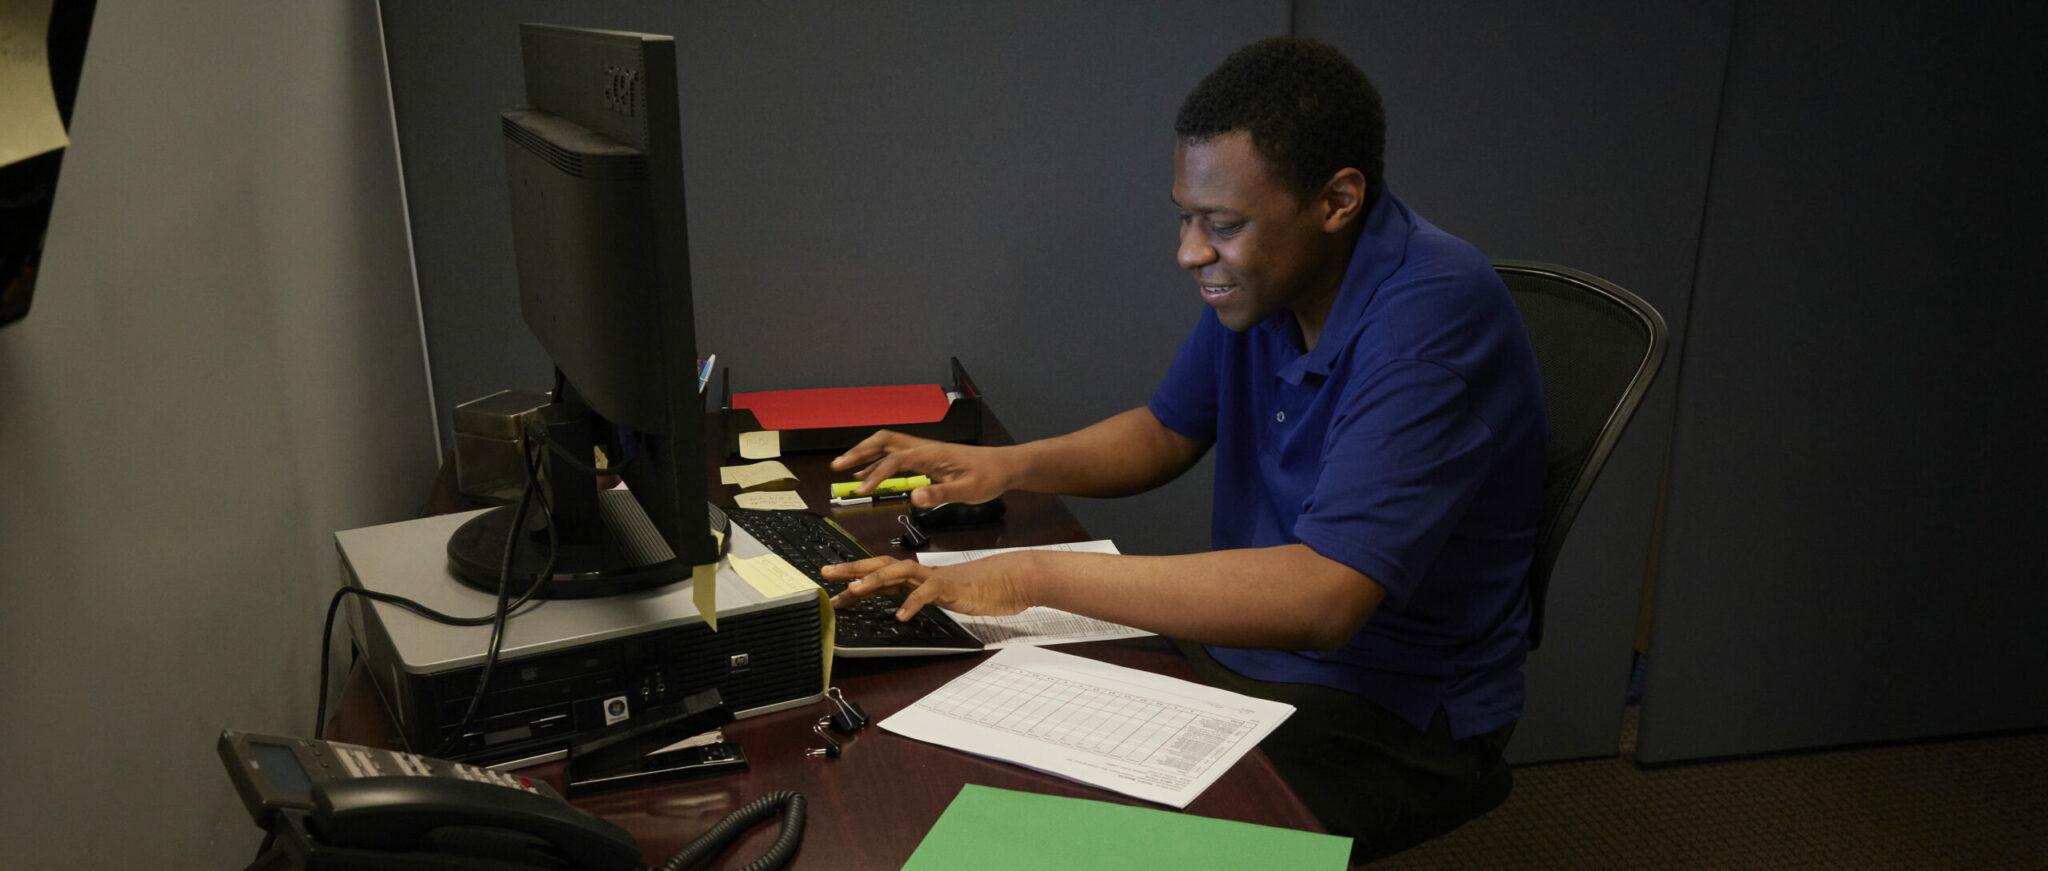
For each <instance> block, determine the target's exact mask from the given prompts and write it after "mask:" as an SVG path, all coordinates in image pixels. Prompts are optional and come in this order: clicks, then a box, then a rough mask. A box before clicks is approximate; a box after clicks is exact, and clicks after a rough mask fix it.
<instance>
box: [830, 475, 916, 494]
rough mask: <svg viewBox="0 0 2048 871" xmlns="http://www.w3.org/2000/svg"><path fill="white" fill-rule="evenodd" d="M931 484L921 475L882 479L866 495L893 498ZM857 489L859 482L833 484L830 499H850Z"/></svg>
mask: <svg viewBox="0 0 2048 871" xmlns="http://www.w3.org/2000/svg"><path fill="white" fill-rule="evenodd" d="M931 483H932V479H930V478H927V477H925V476H923V475H912V476H910V477H908V478H883V479H882V481H881V483H878V484H876V485H875V489H874V492H872V493H869V494H868V495H870V496H894V495H897V494H900V493H908V492H910V491H912V490H915V489H917V488H919V487H928V486H931ZM859 489H860V482H859V481H846V482H844V483H839V484H833V485H832V498H834V499H847V498H851V497H852V496H853V491H855V490H859Z"/></svg>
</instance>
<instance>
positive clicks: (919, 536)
mask: <svg viewBox="0 0 2048 871" xmlns="http://www.w3.org/2000/svg"><path fill="white" fill-rule="evenodd" d="M896 522H897V523H901V524H903V534H902V535H900V536H897V537H896V538H895V539H893V540H891V541H890V542H889V543H890V544H893V545H895V546H897V547H900V548H903V549H904V550H917V549H918V548H921V547H924V546H925V545H927V544H931V543H932V538H931V536H929V535H926V534H925V533H924V530H922V529H919V528H917V524H915V523H912V522H910V515H908V514H898V515H896Z"/></svg>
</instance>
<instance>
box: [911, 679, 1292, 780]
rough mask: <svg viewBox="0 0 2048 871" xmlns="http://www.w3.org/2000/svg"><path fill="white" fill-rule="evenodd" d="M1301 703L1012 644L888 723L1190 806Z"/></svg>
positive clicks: (992, 754) (938, 739)
mask: <svg viewBox="0 0 2048 871" xmlns="http://www.w3.org/2000/svg"><path fill="white" fill-rule="evenodd" d="M1292 713H1294V707H1293V706H1291V705H1286V704H1282V703H1280V702H1274V701H1268V700H1265V699H1257V698H1252V697H1250V696H1244V695H1239V694H1237V693H1233V692H1228V691H1226V690H1219V689H1216V688H1214V687H1208V686H1203V685H1201V684H1198V683H1192V682H1189V681H1184V680H1179V679H1176V678H1170V677H1166V676H1163V675H1157V674H1153V673H1151V672H1147V671H1139V670H1137V669H1131V668H1124V667H1123V666H1120V665H1111V664H1109V663H1106V662H1099V661H1097V660H1093V659H1086V658H1083V657H1079V656H1072V655H1069V654H1065V653H1059V652H1057V651H1052V650H1045V649H1042V648H1035V647H1013V648H1010V649H1008V650H1003V651H1000V652H998V653H996V655H995V656H992V657H989V659H988V660H987V661H986V662H983V663H982V664H980V665H978V666H975V667H974V669H973V670H971V671H969V672H967V673H966V674H963V675H961V676H959V677H957V678H954V679H953V680H952V681H951V682H949V683H947V684H946V685H945V686H942V687H940V688H938V689H936V690H933V691H932V693H931V694H930V695H927V696H925V697H924V698H922V699H919V700H918V701H917V702H916V703H914V704H912V705H911V706H909V707H907V708H904V709H903V710H901V711H898V712H897V713H896V714H894V715H893V716H890V717H889V718H888V719H885V720H883V721H882V722H881V726H882V728H884V729H887V730H889V731H891V732H895V733H897V734H899V735H903V736H905V737H909V738H915V739H917V740H919V741H929V742H931V743H933V744H940V745H944V746H947V747H952V748H955V749H958V750H965V751H967V752H969V753H973V754H976V755H979V756H987V757H991V758H994V759H1000V760H1003V761H1005V762H1014V763H1016V764H1018V765H1022V766H1025V767H1027V768H1033V769H1037V770H1039V771H1043V772H1046V773H1048V774H1054V775H1058V776H1060V777H1065V778H1068V779H1071V780H1078V781H1080V782H1082V783H1086V784H1091V785H1094V786H1099V787H1102V788H1104V789H1108V790H1113V791H1115V792H1120V793H1123V794H1125V795H1129V796H1134V797H1137V798H1141V799H1145V800H1146V801H1156V802H1159V803H1160V804H1165V805H1171V806H1173V807H1176V808H1185V807H1187V806H1188V803H1189V802H1192V801H1194V800H1195V797H1196V796H1198V795H1201V794H1202V790H1205V789H1208V788H1209V784H1212V783H1215V782H1216V778H1218V777H1221V776H1222V775H1223V772H1225V771H1228V770H1229V769H1230V766H1232V765H1234V764H1236V763H1237V760H1239V759H1241V758H1243V757H1244V754H1246V753H1248V752H1250V751H1251V749H1252V748H1253V747H1256V746H1258V743H1259V741H1260V740H1262V739H1264V738H1265V737H1266V736H1267V735H1268V734H1271V733H1272V731H1273V729H1274V728H1275V727H1277V726H1279V725H1280V723H1281V721H1283V720H1285V719H1287V717H1288V715H1290V714H1292Z"/></svg>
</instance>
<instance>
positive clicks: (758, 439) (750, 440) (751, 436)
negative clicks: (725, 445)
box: [740, 429, 782, 460]
mask: <svg viewBox="0 0 2048 871" xmlns="http://www.w3.org/2000/svg"><path fill="white" fill-rule="evenodd" d="M740 456H742V457H746V458H747V459H749V460H772V459H775V458H776V457H779V456H782V433H779V432H776V431H775V430H772V429H763V430H755V431H753V432H743V433H740Z"/></svg>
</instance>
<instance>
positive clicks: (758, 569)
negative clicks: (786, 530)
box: [732, 553, 839, 687]
mask: <svg viewBox="0 0 2048 871" xmlns="http://www.w3.org/2000/svg"><path fill="white" fill-rule="evenodd" d="M732 570H733V571H734V572H736V573H738V574H739V576H740V579H741V580H744V581H746V582H747V586H750V587H753V588H754V591H755V592H758V593H760V594H761V595H763V596H767V597H769V598H771V599H772V598H774V597H776V596H782V595H787V594H789V593H801V592H804V591H806V590H809V591H814V592H816V593H817V596H818V633H819V636H820V637H821V639H822V641H823V643H824V645H825V648H824V651H823V652H822V654H821V655H822V656H823V658H824V662H823V669H824V673H825V686H828V687H829V686H831V685H832V639H833V638H835V637H836V636H837V630H838V618H839V612H837V611H834V610H833V609H832V597H831V596H829V595H827V594H826V593H825V588H823V587H820V586H818V585H817V584H814V583H812V582H811V578H810V576H809V575H806V574H804V573H803V571H802V570H800V569H798V568H797V567H796V566H793V565H790V564H789V561H788V560H785V559H783V558H782V557H779V556H776V555H774V554H772V553H770V554H762V555H761V556H757V557H754V558H752V559H739V558H734V559H733V561H732Z"/></svg>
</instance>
